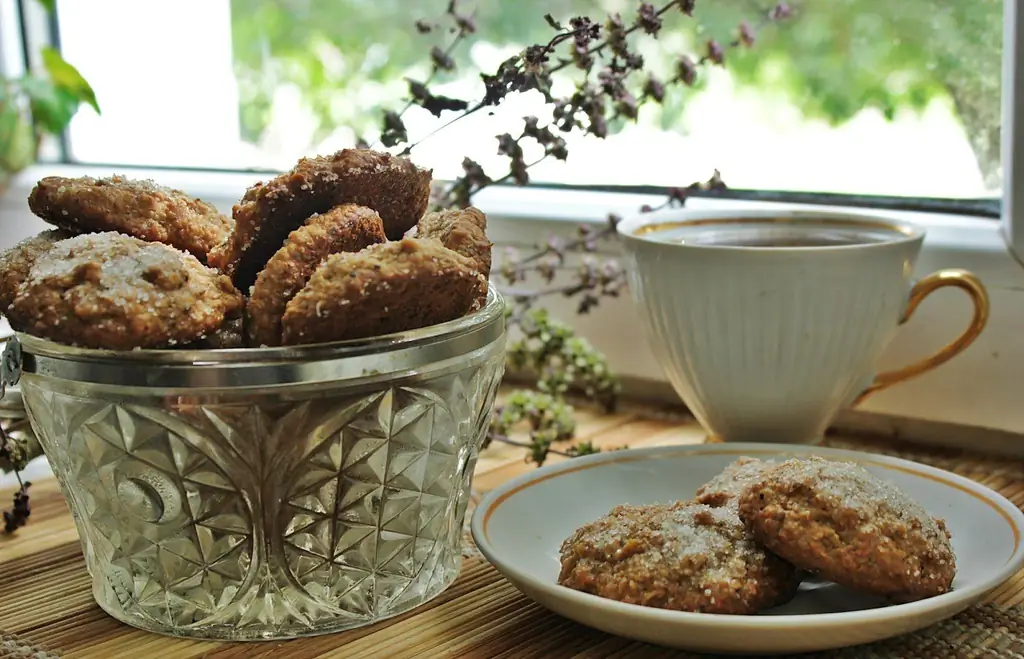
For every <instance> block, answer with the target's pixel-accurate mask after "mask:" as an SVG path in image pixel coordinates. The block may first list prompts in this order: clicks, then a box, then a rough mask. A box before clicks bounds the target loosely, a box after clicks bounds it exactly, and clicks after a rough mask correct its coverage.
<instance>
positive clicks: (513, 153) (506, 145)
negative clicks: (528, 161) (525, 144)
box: [497, 133, 523, 158]
mask: <svg viewBox="0 0 1024 659" xmlns="http://www.w3.org/2000/svg"><path fill="white" fill-rule="evenodd" d="M497 137H498V155H501V156H509V157H510V158H516V157H522V155H523V148H522V147H521V146H519V141H518V140H517V139H516V138H514V137H512V135H511V134H509V133H504V134H502V135H498V136H497Z"/></svg>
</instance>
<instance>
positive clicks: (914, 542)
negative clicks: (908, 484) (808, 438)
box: [739, 457, 956, 602]
mask: <svg viewBox="0 0 1024 659" xmlns="http://www.w3.org/2000/svg"><path fill="white" fill-rule="evenodd" d="M739 513H740V517H741V518H742V519H743V521H744V523H745V524H746V525H747V527H748V528H749V529H750V531H751V533H753V535H754V537H755V538H757V540H758V541H760V542H761V543H763V544H764V545H765V547H767V548H768V549H770V550H771V551H773V552H775V553H776V554H778V555H779V556H781V557H782V558H784V559H786V560H787V561H789V562H791V563H793V564H794V565H796V566H797V567H799V568H802V569H804V570H808V571H811V572H814V573H816V574H817V575H819V576H821V577H823V578H825V579H828V580H830V581H834V582H836V583H838V584H841V585H843V586H847V587H849V588H854V589H857V590H861V591H864V592H869V593H873V594H876V595H881V596H884V597H888V598H890V599H892V600H894V601H901V602H906V601H913V600H919V599H924V598H927V597H933V596H935V595H941V594H942V593H946V592H948V591H949V590H950V588H951V587H952V583H953V578H954V576H955V575H956V557H955V555H954V553H953V548H952V546H951V544H950V534H949V531H948V530H947V528H946V525H945V523H944V522H943V521H942V520H940V519H936V518H933V517H932V516H931V515H929V514H928V513H927V512H925V510H924V509H923V508H922V507H921V505H920V504H918V503H917V502H915V501H914V500H913V499H911V498H910V497H909V496H907V494H906V493H904V492H903V491H902V490H900V489H899V488H898V487H896V486H895V485H893V484H892V483H889V482H887V481H883V480H881V479H879V478H877V477H875V476H873V475H872V474H871V473H870V472H868V471H867V470H866V469H864V468H863V467H861V466H859V465H856V464H854V463H851V462H835V461H829V460H824V459H821V458H817V457H812V458H807V459H791V460H787V461H785V462H782V463H780V464H778V465H776V466H775V467H773V468H771V469H769V470H767V471H766V472H765V473H764V474H763V477H762V478H761V479H760V480H759V481H757V482H755V483H752V484H751V485H749V486H748V487H747V488H746V489H745V490H744V492H743V495H742V496H741V497H740V505H739Z"/></svg>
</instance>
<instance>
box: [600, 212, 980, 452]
mask: <svg viewBox="0 0 1024 659" xmlns="http://www.w3.org/2000/svg"><path fill="white" fill-rule="evenodd" d="M619 233H620V236H621V237H622V239H623V242H624V244H625V248H626V249H625V252H626V257H627V258H626V261H627V268H628V270H629V275H630V282H629V283H630V286H629V287H630V290H631V291H632V295H633V298H634V300H635V301H636V302H637V304H638V306H639V308H640V312H641V315H642V316H643V318H644V321H645V323H646V325H647V329H648V332H649V334H650V338H651V341H652V344H653V347H654V350H655V355H656V356H657V357H658V359H659V361H661V363H662V364H663V367H664V368H665V371H666V373H667V375H668V378H669V380H670V381H671V383H672V385H673V387H675V390H676V392H677V393H678V394H679V395H680V396H681V397H682V399H683V402H685V403H686V405H687V406H688V407H689V408H690V411H692V412H693V414H694V415H695V416H696V417H697V419H698V420H699V421H700V422H701V424H702V425H703V426H704V428H705V429H706V430H707V431H708V432H709V433H710V434H711V436H712V437H713V438H715V439H718V440H721V441H730V442H732V441H736V442H745V441H758V442H787V443H812V442H816V441H819V440H820V439H821V437H822V435H823V434H824V431H825V429H826V428H827V426H828V425H829V423H830V422H831V421H832V419H833V418H834V417H835V415H836V413H837V412H839V411H840V410H841V409H842V408H844V407H846V406H849V405H852V404H855V403H856V402H859V401H860V400H861V399H862V398H863V397H864V396H866V395H867V394H869V393H872V392H874V391H878V390H880V389H882V388H885V387H888V386H890V385H892V384H895V383H897V382H901V381H903V380H906V379H908V378H911V377H914V376H916V375H919V374H921V373H924V372H925V371H928V370H930V369H933V368H935V367H936V366H938V365H940V364H942V363H943V362H945V361H947V360H949V359H950V358H951V357H953V356H954V355H956V354H957V353H959V352H961V351H962V350H963V349H964V348H966V347H967V346H969V345H970V344H971V343H972V342H973V341H974V339H975V338H977V336H978V334H980V333H981V330H982V329H983V328H984V326H985V323H986V321H987V320H988V307H989V301H988V295H987V294H986V292H985V288H984V287H983V286H982V284H981V282H980V281H978V279H977V278H975V277H974V276H973V275H972V274H970V273H968V272H965V271H962V270H942V271H939V272H936V273H934V274H931V275H929V276H927V277H925V278H924V279H921V280H919V281H917V282H916V283H915V282H913V281H912V280H911V273H912V272H913V269H914V264H915V262H916V261H917V255H918V252H919V251H920V249H921V243H922V242H923V241H924V231H923V230H922V229H921V228H919V227H916V226H914V225H911V224H907V223H904V222H899V221H892V220H887V219H886V220H883V219H879V218H877V217H872V216H858V215H851V214H839V213H829V212H823V211H822V212H819V211H788V212H779V211H688V210H683V211H677V212H665V213H657V214H653V215H643V216H640V217H637V218H633V219H629V220H626V221H624V222H622V223H621V224H620V226H619ZM944 286H955V287H957V288H961V289H963V290H964V291H966V292H967V293H968V295H970V296H971V299H972V301H973V302H974V319H973V320H972V321H971V324H970V327H969V328H968V329H967V331H966V332H964V333H963V335H961V336H960V337H959V338H958V339H956V340H955V341H954V342H953V343H951V344H949V345H948V346H946V347H945V348H943V349H942V350H940V351H939V352H938V353H936V354H935V355H933V356H932V357H929V358H928V359H925V360H922V361H921V362H919V363H916V364H911V365H909V366H906V367H904V368H901V369H899V370H897V371H893V372H889V373H883V374H881V375H877V376H876V375H875V370H874V369H875V365H876V364H877V363H878V362H879V360H880V358H881V356H882V353H883V351H884V350H885V348H886V346H888V345H889V342H890V341H891V340H892V338H893V336H894V335H895V333H896V330H897V328H898V327H899V326H900V324H902V323H903V322H905V321H906V320H907V318H909V317H910V314H912V313H913V312H914V309H916V308H917V305H918V304H919V303H920V302H921V300H923V299H924V298H925V297H926V296H927V295H928V294H929V293H931V292H932V291H934V290H936V289H937V288H941V287H944Z"/></svg>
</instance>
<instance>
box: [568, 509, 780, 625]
mask: <svg viewBox="0 0 1024 659" xmlns="http://www.w3.org/2000/svg"><path fill="white" fill-rule="evenodd" d="M560 553H561V562H562V569H561V572H560V574H559V576H558V583H560V584H561V585H563V586H567V587H569V588H573V589H576V590H581V591H583V592H586V593H591V594H593V595H597V596H599V597H605V598H608V599H613V600H618V601H620V602H626V603H628V604H639V605H641V606H651V607H657V608H662V609H674V610H677V611H695V612H702V613H726V614H741V615H742V614H753V613H756V612H758V611H760V610H762V609H766V608H770V607H773V606H778V605H780V604H783V603H785V602H786V601H788V600H789V599H790V598H792V597H793V595H795V594H796V591H797V588H798V587H799V585H800V577H799V575H798V574H797V571H796V569H795V568H794V567H793V566H792V565H790V564H789V563H787V562H785V561H783V560H782V559H780V558H779V557H777V556H775V555H773V554H772V553H770V552H767V551H765V550H764V548H762V547H761V546H760V545H758V544H757V543H756V542H755V541H754V539H753V538H752V537H751V536H750V534H749V533H748V532H747V530H746V528H744V526H743V523H742V522H741V521H740V518H739V516H738V515H737V513H736V509H735V508H733V507H731V506H727V507H724V508H712V507H710V506H706V505H703V504H699V503H696V502H693V501H680V502H676V503H672V504H665V505H648V506H626V505H623V506H617V507H615V508H614V509H612V511H611V512H610V513H609V514H608V515H606V516H604V517H602V518H600V519H598V520H597V521H595V522H593V523H591V524H587V525H586V526H584V527H582V528H580V529H579V530H577V531H576V532H575V533H574V534H573V535H572V536H570V537H569V538H568V539H566V540H565V542H563V543H562V547H561V552H560Z"/></svg>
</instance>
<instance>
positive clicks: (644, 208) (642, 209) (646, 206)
mask: <svg viewBox="0 0 1024 659" xmlns="http://www.w3.org/2000/svg"><path fill="white" fill-rule="evenodd" d="M640 212H641V213H653V212H654V206H651V205H650V204H644V205H643V206H641V207H640Z"/></svg>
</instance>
